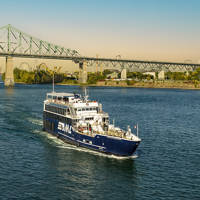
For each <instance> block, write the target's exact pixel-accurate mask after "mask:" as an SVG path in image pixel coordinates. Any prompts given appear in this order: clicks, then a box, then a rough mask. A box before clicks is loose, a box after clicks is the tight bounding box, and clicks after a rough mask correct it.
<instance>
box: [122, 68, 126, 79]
mask: <svg viewBox="0 0 200 200" xmlns="http://www.w3.org/2000/svg"><path fill="white" fill-rule="evenodd" d="M121 79H124V80H126V79H127V75H126V68H124V69H122V71H121Z"/></svg>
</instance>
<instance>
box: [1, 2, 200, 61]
mask: <svg viewBox="0 0 200 200" xmlns="http://www.w3.org/2000/svg"><path fill="white" fill-rule="evenodd" d="M0 5H1V12H0V27H2V26H4V25H7V24H11V25H12V26H14V27H16V28H18V29H20V30H22V31H23V32H25V33H28V34H30V35H33V36H35V37H37V38H40V39H42V40H46V41H49V42H51V43H54V44H57V45H61V46H64V47H66V48H71V49H75V50H77V51H78V52H79V53H80V54H81V55H83V56H91V57H94V56H96V55H99V57H112V58H115V57H116V56H117V55H121V57H122V58H125V59H137V60H157V61H171V62H186V61H187V60H190V61H192V62H194V63H200V12H199V9H200V0H9V1H5V0H0Z"/></svg>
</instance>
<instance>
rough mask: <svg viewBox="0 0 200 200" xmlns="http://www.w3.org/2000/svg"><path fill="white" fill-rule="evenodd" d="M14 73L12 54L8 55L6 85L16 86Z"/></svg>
mask: <svg viewBox="0 0 200 200" xmlns="http://www.w3.org/2000/svg"><path fill="white" fill-rule="evenodd" d="M14 84H15V82H14V73H13V58H12V57H11V56H8V57H6V71H5V81H4V85H5V86H6V87H12V86H14Z"/></svg>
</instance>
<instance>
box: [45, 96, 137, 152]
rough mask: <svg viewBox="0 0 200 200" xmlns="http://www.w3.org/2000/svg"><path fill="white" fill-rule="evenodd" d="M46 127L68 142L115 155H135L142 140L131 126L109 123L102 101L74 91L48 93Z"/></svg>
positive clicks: (48, 130)
mask: <svg viewBox="0 0 200 200" xmlns="http://www.w3.org/2000/svg"><path fill="white" fill-rule="evenodd" d="M43 129H44V131H47V132H48V133H51V134H53V135H55V136H57V137H58V138H59V139H61V140H63V141H64V142H66V143H70V144H72V145H76V146H80V147H84V148H87V149H90V150H94V151H98V152H102V153H106V154H111V155H116V156H132V155H133V153H134V152H135V151H136V149H137V147H138V145H139V144H140V142H141V139H140V138H139V137H138V134H137V135H135V134H133V133H132V132H131V129H130V127H129V126H128V128H127V131H125V130H122V129H121V128H119V127H115V125H114V123H113V124H110V120H109V115H108V113H106V112H104V111H103V110H102V104H100V103H98V102H97V101H91V100H89V99H88V96H87V95H85V96H83V97H82V96H81V95H79V94H73V93H56V92H52V93H47V97H46V100H45V101H44V110H43ZM137 129H138V128H137ZM137 132H138V131H137Z"/></svg>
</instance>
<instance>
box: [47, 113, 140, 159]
mask: <svg viewBox="0 0 200 200" xmlns="http://www.w3.org/2000/svg"><path fill="white" fill-rule="evenodd" d="M60 123H61V125H62V126H61V125H60ZM43 128H44V130H45V131H47V132H49V133H51V134H53V135H55V136H57V137H58V138H60V139H61V140H63V141H65V142H67V143H70V144H73V145H76V146H80V147H84V148H87V149H91V150H95V151H99V152H103V153H106V154H113V155H117V156H131V155H133V153H134V152H135V150H136V148H137V147H138V145H139V142H135V141H129V140H125V139H122V138H117V137H112V136H106V135H96V136H95V137H92V136H88V135H82V134H79V133H78V132H76V131H75V130H74V129H73V128H72V126H71V125H70V124H66V123H63V122H60V121H58V120H55V119H49V118H46V117H45V116H44V118H43Z"/></svg>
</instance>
